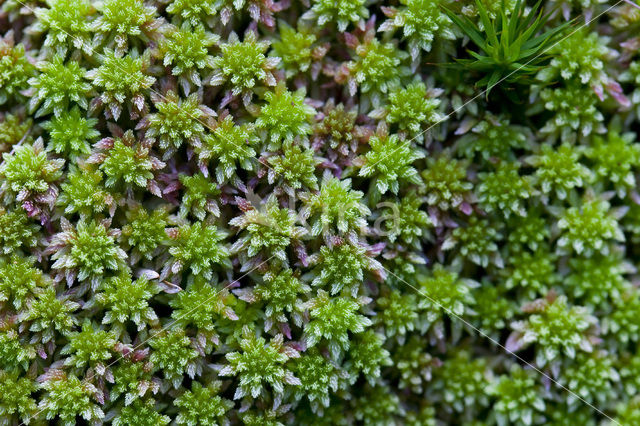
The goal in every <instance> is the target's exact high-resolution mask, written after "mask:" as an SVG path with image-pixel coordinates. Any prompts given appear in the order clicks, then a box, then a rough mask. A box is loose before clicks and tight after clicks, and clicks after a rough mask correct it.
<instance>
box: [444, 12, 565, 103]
mask: <svg viewBox="0 0 640 426" xmlns="http://www.w3.org/2000/svg"><path fill="white" fill-rule="evenodd" d="M475 3H476V8H477V11H478V15H479V16H480V22H479V23H475V22H474V21H472V20H471V19H469V18H467V17H465V16H459V15H458V14H456V13H454V12H452V11H451V10H449V9H447V8H445V11H446V13H447V15H448V16H449V18H450V19H451V20H452V21H453V22H454V23H455V24H456V26H458V28H459V29H460V30H462V32H464V34H465V35H466V36H467V37H469V39H470V40H471V41H472V42H473V43H474V44H475V45H476V47H477V48H478V49H479V50H478V51H474V50H471V49H467V53H468V54H469V55H470V56H471V57H472V58H470V59H458V58H456V61H457V62H458V63H459V64H460V65H462V66H463V68H466V69H469V70H471V71H474V72H477V73H479V74H480V75H481V76H482V78H481V79H480V80H479V81H478V82H476V83H475V85H476V86H477V87H486V88H487V95H488V93H489V92H490V91H491V89H493V87H494V86H496V85H497V83H498V82H502V81H504V82H505V83H507V84H512V83H520V84H528V83H531V81H532V80H533V78H532V77H533V75H534V74H535V73H537V72H538V71H540V70H541V69H542V68H543V67H544V66H545V65H547V64H548V63H549V61H550V59H551V56H550V54H549V52H548V50H549V48H550V47H551V46H552V45H554V44H555V43H556V41H557V40H558V39H559V38H560V37H561V35H562V32H563V31H564V30H565V29H566V28H567V27H568V26H569V23H563V24H560V25H556V26H554V27H552V28H548V29H547V28H545V27H546V26H547V25H548V23H549V20H550V16H551V12H549V13H544V11H543V10H542V9H541V5H542V0H538V1H537V2H536V3H535V5H534V6H532V7H531V9H529V8H528V7H527V4H526V1H522V0H517V2H516V4H515V7H514V8H513V9H512V10H510V9H508V8H507V2H506V1H504V0H502V2H498V3H500V6H499V10H498V11H497V13H495V14H494V17H492V16H491V15H490V11H489V9H488V8H487V5H485V4H484V3H483V2H482V1H480V0H475Z"/></svg>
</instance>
